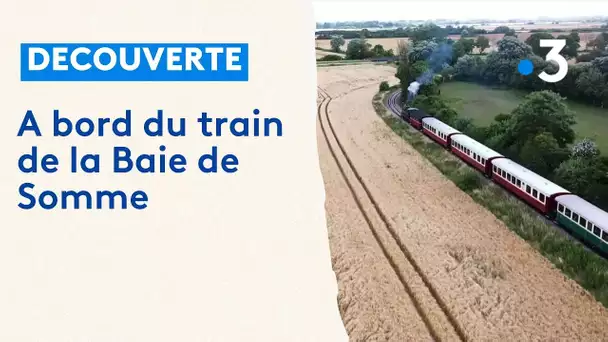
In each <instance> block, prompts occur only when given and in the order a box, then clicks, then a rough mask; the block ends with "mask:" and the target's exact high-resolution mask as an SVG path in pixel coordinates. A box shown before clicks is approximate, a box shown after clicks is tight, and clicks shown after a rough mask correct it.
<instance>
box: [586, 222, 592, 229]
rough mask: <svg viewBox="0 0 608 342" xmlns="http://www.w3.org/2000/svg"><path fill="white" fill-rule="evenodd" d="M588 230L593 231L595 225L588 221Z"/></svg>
mask: <svg viewBox="0 0 608 342" xmlns="http://www.w3.org/2000/svg"><path fill="white" fill-rule="evenodd" d="M587 230H588V231H592V230H593V223H591V222H589V221H587Z"/></svg>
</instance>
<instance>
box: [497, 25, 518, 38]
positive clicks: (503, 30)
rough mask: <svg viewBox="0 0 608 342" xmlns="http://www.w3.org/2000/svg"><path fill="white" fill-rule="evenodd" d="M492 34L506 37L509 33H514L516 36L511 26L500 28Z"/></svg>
mask: <svg viewBox="0 0 608 342" xmlns="http://www.w3.org/2000/svg"><path fill="white" fill-rule="evenodd" d="M492 33H504V34H505V36H506V35H507V33H513V35H515V30H514V29H512V28H510V27H509V26H498V27H496V28H495V29H494V30H493V31H492Z"/></svg>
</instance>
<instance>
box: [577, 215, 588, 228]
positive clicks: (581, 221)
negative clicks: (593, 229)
mask: <svg viewBox="0 0 608 342" xmlns="http://www.w3.org/2000/svg"><path fill="white" fill-rule="evenodd" d="M579 223H580V224H581V226H583V227H585V226H586V225H587V220H585V219H584V218H582V217H581V218H580V221H579Z"/></svg>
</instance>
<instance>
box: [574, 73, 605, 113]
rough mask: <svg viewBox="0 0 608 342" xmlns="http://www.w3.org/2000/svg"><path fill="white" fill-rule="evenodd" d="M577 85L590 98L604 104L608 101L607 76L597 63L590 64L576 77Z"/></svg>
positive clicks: (594, 101)
mask: <svg viewBox="0 0 608 342" xmlns="http://www.w3.org/2000/svg"><path fill="white" fill-rule="evenodd" d="M576 86H577V88H578V91H580V92H581V93H582V94H583V95H585V97H587V99H588V100H591V101H592V102H593V103H595V104H597V103H599V104H601V105H602V106H603V105H604V104H606V103H608V85H607V84H606V77H605V75H604V74H603V73H602V71H601V70H600V69H599V68H598V67H597V66H596V65H590V66H589V67H587V68H586V69H585V71H583V72H582V73H581V74H580V75H579V77H578V78H577V79H576Z"/></svg>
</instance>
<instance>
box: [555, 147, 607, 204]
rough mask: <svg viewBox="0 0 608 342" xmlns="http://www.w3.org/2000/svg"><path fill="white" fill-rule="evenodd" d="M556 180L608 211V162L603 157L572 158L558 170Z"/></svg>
mask: <svg viewBox="0 0 608 342" xmlns="http://www.w3.org/2000/svg"><path fill="white" fill-rule="evenodd" d="M554 180H555V182H556V183H558V184H560V185H561V186H563V187H564V188H566V189H568V190H569V191H571V192H573V193H575V194H578V195H579V196H581V197H583V198H584V199H586V200H587V201H589V202H591V203H593V204H595V205H597V206H598V207H600V208H603V209H604V210H607V209H608V162H606V160H605V159H603V158H602V157H599V156H594V157H574V158H571V159H569V160H567V161H565V162H564V163H562V164H561V165H560V166H559V167H558V168H557V170H556V171H555V177H554Z"/></svg>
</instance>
